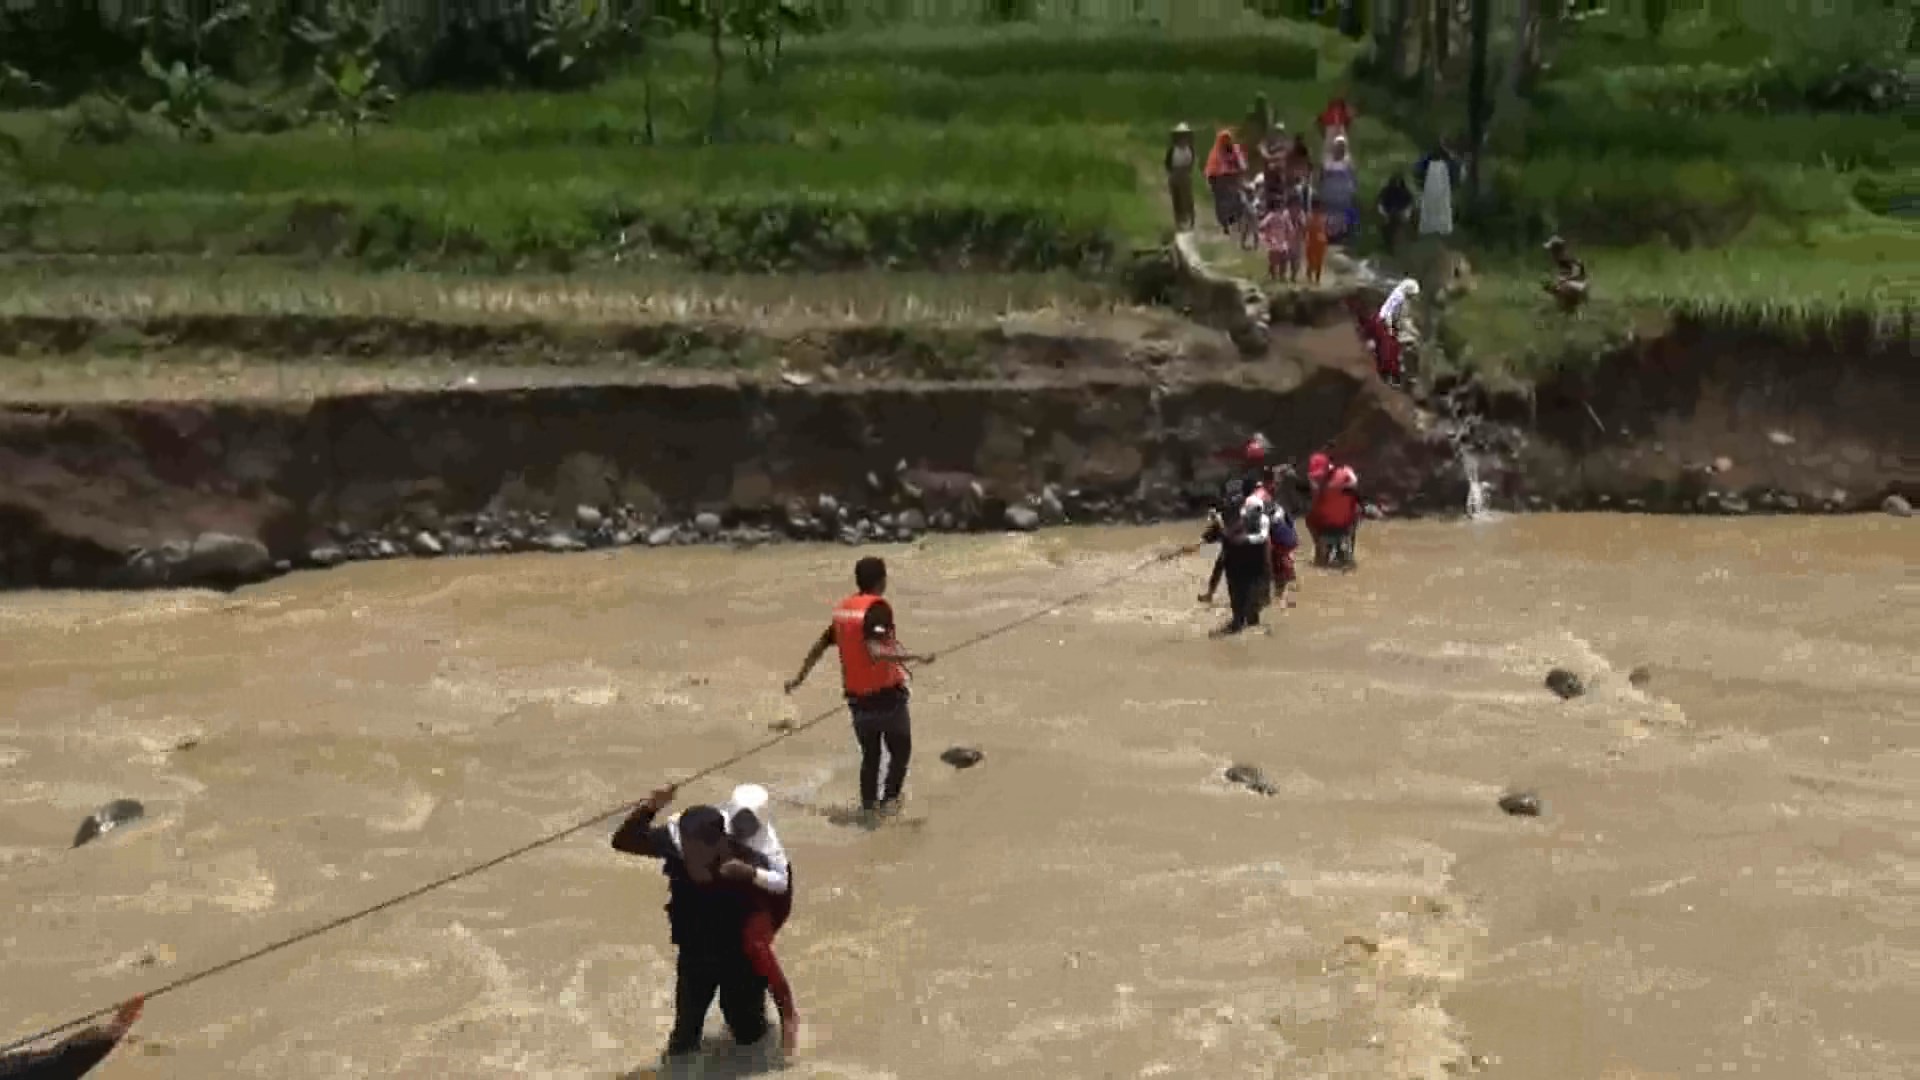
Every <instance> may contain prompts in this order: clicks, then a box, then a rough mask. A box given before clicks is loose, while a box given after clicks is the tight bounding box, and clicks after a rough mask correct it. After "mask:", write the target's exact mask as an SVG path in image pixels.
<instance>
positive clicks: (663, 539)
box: [647, 525, 676, 547]
mask: <svg viewBox="0 0 1920 1080" xmlns="http://www.w3.org/2000/svg"><path fill="white" fill-rule="evenodd" d="M675 531H676V530H675V529H674V527H673V526H671V525H662V526H660V527H659V528H657V529H655V530H653V531H652V532H650V533H648V534H647V546H648V547H665V546H666V545H668V544H671V543H673V534H674V532H675Z"/></svg>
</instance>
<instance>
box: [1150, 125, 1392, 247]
mask: <svg viewBox="0 0 1920 1080" xmlns="http://www.w3.org/2000/svg"><path fill="white" fill-rule="evenodd" d="M1352 122H1353V110H1352V109H1351V107H1349V106H1348V105H1347V103H1346V101H1345V100H1344V99H1335V100H1333V101H1331V102H1329V103H1328V104H1327V107H1326V108H1325V109H1323V110H1322V111H1321V113H1320V116H1319V117H1318V119H1317V121H1316V126H1317V127H1318V129H1319V133H1320V137H1321V164H1320V165H1319V166H1318V167H1317V168H1316V166H1315V165H1314V160H1313V159H1314V154H1313V151H1312V149H1311V148H1309V147H1308V145H1307V139H1306V136H1305V135H1300V134H1296V135H1293V136H1292V137H1291V138H1289V137H1288V134H1287V130H1286V125H1285V124H1282V123H1277V122H1275V121H1273V120H1272V118H1271V111H1270V109H1269V108H1268V105H1267V102H1266V99H1265V98H1264V97H1262V98H1261V99H1260V100H1259V101H1258V102H1256V103H1255V105H1254V108H1253V111H1252V113H1251V114H1250V115H1249V116H1248V118H1247V121H1246V123H1245V124H1244V125H1243V128H1244V129H1243V130H1242V131H1241V132H1239V133H1238V134H1236V133H1235V132H1234V131H1233V130H1232V129H1230V128H1222V129H1220V131H1219V132H1218V133H1217V134H1216V135H1215V138H1214V141H1213V144H1212V146H1211V147H1210V148H1209V149H1208V151H1207V153H1206V156H1205V158H1204V161H1203V160H1202V159H1201V157H1200V156H1199V154H1198V152H1197V150H1196V149H1195V146H1194V140H1193V129H1192V128H1191V127H1189V126H1188V125H1186V124H1179V125H1177V126H1175V128H1174V129H1173V138H1172V141H1171V143H1170V145H1169V146H1168V148H1167V153H1166V158H1165V166H1166V170H1167V190H1168V194H1169V197H1170V198H1171V200H1172V203H1173V217H1174V227H1175V228H1176V229H1179V230H1180V231H1183V232H1185V231H1190V230H1192V229H1193V228H1194V225H1195V213H1194V209H1195V203H1194V187H1193V173H1194V169H1195V167H1196V166H1204V169H1203V171H1204V174H1205V176H1206V180H1207V188H1208V191H1209V194H1210V195H1211V196H1212V201H1213V212H1214V221H1215V223H1216V224H1217V225H1218V226H1219V228H1220V230H1221V231H1222V232H1223V233H1225V234H1226V235H1228V236H1231V237H1233V238H1235V239H1236V240H1237V241H1239V242H1240V243H1241V244H1242V245H1243V246H1244V247H1247V248H1252V247H1254V246H1255V245H1256V244H1258V245H1260V246H1262V247H1264V248H1265V250H1266V253H1267V273H1268V276H1269V278H1272V279H1274V280H1286V281H1296V280H1302V279H1304V280H1306V281H1308V282H1318V281H1319V280H1320V275H1321V272H1322V268H1323V267H1324V265H1325V261H1326V255H1327V250H1328V248H1329V247H1330V246H1331V245H1333V244H1336V243H1339V242H1341V241H1342V240H1343V239H1344V238H1346V237H1348V236H1350V235H1351V234H1352V233H1353V231H1354V229H1355V228H1356V227H1357V225H1358V223H1359V222H1358V215H1357V213H1356V212H1355V209H1354V192H1355V190H1356V185H1355V180H1354V176H1353V163H1352V161H1351V159H1350V157H1349V149H1348V144H1347V128H1348V126H1349V125H1350V124H1352Z"/></svg>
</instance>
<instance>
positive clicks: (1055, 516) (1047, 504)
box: [1040, 484, 1067, 525]
mask: <svg viewBox="0 0 1920 1080" xmlns="http://www.w3.org/2000/svg"><path fill="white" fill-rule="evenodd" d="M1040 520H1041V521H1043V522H1045V523H1047V524H1048V525H1064V524H1066V523H1067V506H1066V503H1064V502H1062V501H1061V499H1060V491H1059V489H1058V488H1055V487H1054V486H1053V485H1052V484H1048V485H1047V486H1046V490H1044V491H1042V492H1041V493H1040Z"/></svg>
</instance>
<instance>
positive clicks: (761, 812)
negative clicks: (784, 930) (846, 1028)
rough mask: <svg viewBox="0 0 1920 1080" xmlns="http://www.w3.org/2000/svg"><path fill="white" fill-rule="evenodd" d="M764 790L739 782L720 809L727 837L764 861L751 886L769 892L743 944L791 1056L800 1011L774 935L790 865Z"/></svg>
mask: <svg viewBox="0 0 1920 1080" xmlns="http://www.w3.org/2000/svg"><path fill="white" fill-rule="evenodd" d="M767 802H768V797H767V789H766V788H763V787H761V786H760V785H759V784H741V785H740V786H739V787H737V788H734V789H733V795H732V797H731V798H729V799H728V800H727V801H726V802H725V803H724V804H722V805H721V807H720V813H721V814H722V815H723V816H724V817H725V818H726V821H727V837H728V838H729V839H731V840H732V841H733V842H734V843H736V844H739V845H740V846H742V847H744V848H747V849H748V850H750V851H751V852H753V854H755V855H757V856H759V859H758V860H756V861H758V862H761V863H763V864H764V865H761V866H758V867H755V868H754V870H753V878H752V880H753V884H754V885H755V886H757V887H758V888H759V889H760V890H761V891H763V892H765V893H766V894H767V903H766V904H764V905H762V906H761V907H759V908H758V909H757V910H756V911H755V912H754V913H753V914H752V915H750V916H748V918H747V926H746V941H745V947H746V952H747V959H748V961H749V962H750V963H752V964H753V968H754V971H755V972H756V973H757V974H759V975H760V977H761V978H764V979H766V980H767V989H768V991H770V992H771V993H772V995H773V1004H774V1007H775V1008H776V1009H777V1010H779V1013H780V1048H781V1049H782V1050H784V1051H785V1052H787V1053H789V1054H791V1053H793V1052H794V1050H795V1049H796V1048H798V1046H799V1039H800V1010H799V1008H798V1007H797V1006H796V1005H795V1004H794V999H793V988H792V986H790V985H789V984H788V983H787V976H786V973H785V972H784V971H782V970H781V968H780V960H779V958H778V957H776V956H774V954H773V938H774V935H775V934H778V933H779V932H780V928H781V927H783V926H785V925H786V924H787V916H789V915H791V914H792V913H793V867H792V864H790V863H789V862H788V861H787V849H786V848H785V847H783V846H781V844H780V835H779V834H778V833H776V832H774V831H773V823H772V822H770V821H768V820H767Z"/></svg>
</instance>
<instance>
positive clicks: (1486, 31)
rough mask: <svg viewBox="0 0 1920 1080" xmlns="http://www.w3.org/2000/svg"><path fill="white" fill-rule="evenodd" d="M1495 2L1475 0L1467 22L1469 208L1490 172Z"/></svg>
mask: <svg viewBox="0 0 1920 1080" xmlns="http://www.w3.org/2000/svg"><path fill="white" fill-rule="evenodd" d="M1492 3H1493V0H1473V9H1472V13H1471V14H1470V15H1469V16H1468V20H1467V47H1468V49H1469V50H1471V51H1470V54H1469V56H1468V64H1469V65H1470V66H1469V69H1468V73H1467V144H1468V145H1467V153H1468V154H1469V155H1470V157H1469V159H1468V163H1469V168H1468V170H1467V200H1466V201H1467V205H1468V206H1469V207H1472V206H1476V205H1478V204H1479V202H1480V196H1481V193H1482V192H1483V191H1484V190H1485V188H1484V183H1485V179H1486V171H1487V131H1488V129H1489V128H1491V126H1492V120H1493V103H1492V102H1491V101H1490V100H1488V97H1487V38H1488V37H1489V36H1491V30H1490V28H1489V25H1488V24H1489V23H1490V22H1491V20H1490V19H1489V18H1488V17H1487V16H1488V10H1487V9H1488V8H1489V7H1491V6H1492Z"/></svg>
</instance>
